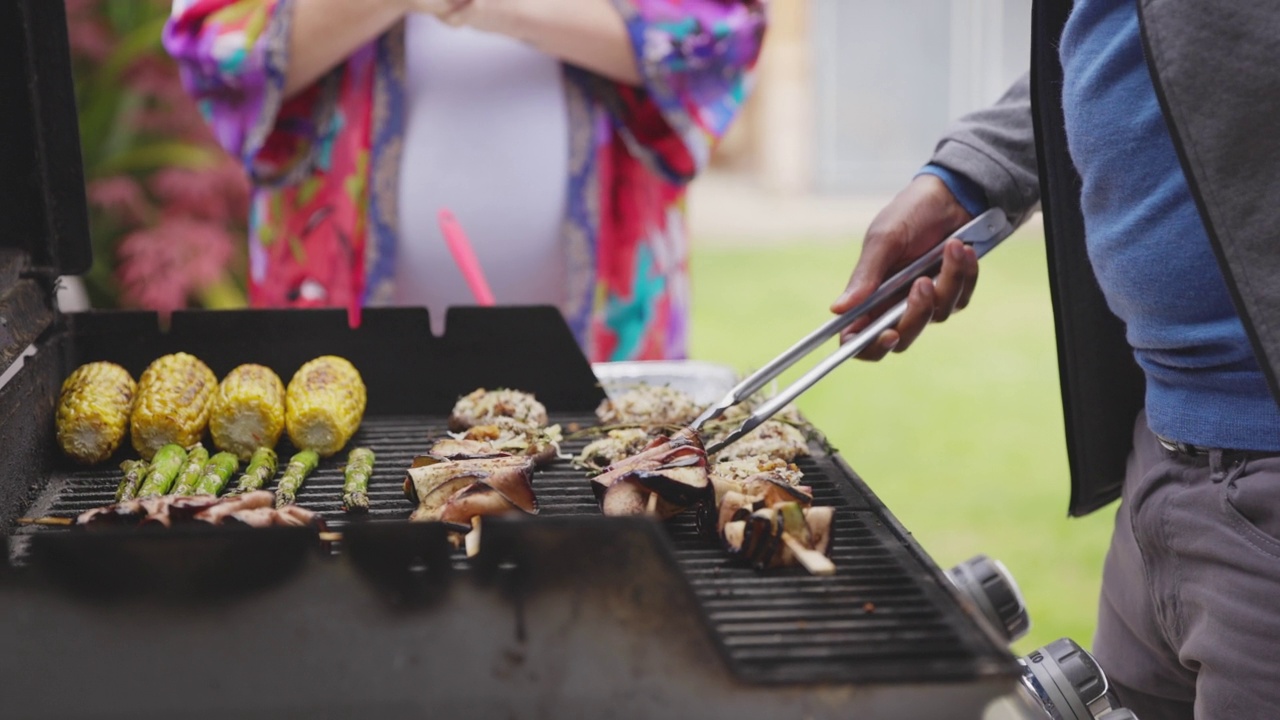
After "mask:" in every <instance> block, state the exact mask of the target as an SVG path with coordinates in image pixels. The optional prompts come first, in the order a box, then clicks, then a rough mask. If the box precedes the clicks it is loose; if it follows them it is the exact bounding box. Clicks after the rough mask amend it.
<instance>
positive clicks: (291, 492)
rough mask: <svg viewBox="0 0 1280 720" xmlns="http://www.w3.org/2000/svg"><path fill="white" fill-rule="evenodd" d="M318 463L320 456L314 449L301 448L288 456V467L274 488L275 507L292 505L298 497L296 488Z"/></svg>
mask: <svg viewBox="0 0 1280 720" xmlns="http://www.w3.org/2000/svg"><path fill="white" fill-rule="evenodd" d="M319 464H320V456H319V455H318V454H317V453H316V451H314V450H303V451H302V452H300V453H298V454H296V455H294V456H293V457H291V458H289V467H287V468H285V470H284V475H282V476H281V477H280V486H279V487H277V488H276V507H277V508H282V507H284V506H285V505H292V504H293V503H294V502H295V501H296V500H297V498H298V490H299V489H301V488H302V481H303V480H306V479H307V476H308V475H310V474H311V473H312V471H314V470H315V469H316V466H317V465H319Z"/></svg>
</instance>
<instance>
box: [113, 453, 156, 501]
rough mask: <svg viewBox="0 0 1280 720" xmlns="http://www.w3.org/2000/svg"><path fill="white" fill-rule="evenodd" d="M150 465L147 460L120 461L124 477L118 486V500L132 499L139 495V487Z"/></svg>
mask: <svg viewBox="0 0 1280 720" xmlns="http://www.w3.org/2000/svg"><path fill="white" fill-rule="evenodd" d="M148 467H149V466H148V465H147V461H146V460H125V461H124V462H122V463H120V469H121V470H123V471H124V479H123V480H121V481H120V487H118V488H116V502H124V501H125V500H132V499H134V498H135V497H137V496H138V488H140V487H142V480H143V478H145V477H146V476H147V468H148Z"/></svg>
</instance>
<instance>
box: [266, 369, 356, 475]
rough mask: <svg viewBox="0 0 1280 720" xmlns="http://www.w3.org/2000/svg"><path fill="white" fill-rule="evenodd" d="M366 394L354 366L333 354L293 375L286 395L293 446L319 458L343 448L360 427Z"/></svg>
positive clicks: (290, 436) (287, 424)
mask: <svg viewBox="0 0 1280 720" xmlns="http://www.w3.org/2000/svg"><path fill="white" fill-rule="evenodd" d="M365 400H366V392H365V387H364V381H363V380H361V379H360V373H359V372H358V371H357V370H356V368H355V366H354V365H352V364H351V363H350V362H348V361H347V360H345V359H343V358H340V357H338V356H336V355H325V356H322V357H318V358H316V359H315V360H312V361H310V362H308V363H306V364H304V365H303V366H302V367H300V368H298V372H296V373H294V375H293V378H292V379H291V380H289V387H288V390H287V391H286V392H285V428H286V430H288V432H289V439H290V440H292V441H293V444H294V446H296V447H299V448H302V449H304V450H314V451H315V452H316V453H318V454H319V455H320V456H321V457H329V456H330V455H332V454H334V453H336V452H338V451H339V450H341V449H342V446H344V445H346V444H347V441H348V440H350V439H351V436H352V435H355V433H356V430H357V429H358V428H359V427H360V421H361V419H363V417H364V408H365Z"/></svg>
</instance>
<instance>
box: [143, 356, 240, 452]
mask: <svg viewBox="0 0 1280 720" xmlns="http://www.w3.org/2000/svg"><path fill="white" fill-rule="evenodd" d="M217 387H218V378H217V377H216V376H215V375H214V374H213V371H212V370H210V369H209V366H208V365H205V364H204V363H203V362H200V360H199V359H198V358H196V357H195V356H193V355H188V354H187V353H175V354H173V355H165V356H164V357H162V358H160V359H158V360H156V361H155V362H153V363H151V364H150V365H149V366H147V369H146V370H145V371H144V372H143V373H142V377H141V378H139V379H138V400H137V402H135V403H134V405H133V414H132V415H131V416H130V417H129V433H130V435H131V436H132V439H133V447H134V449H135V450H137V451H138V453H139V454H140V455H142V457H143V458H144V459H148V460H149V459H151V457H152V456H153V455H155V453H156V451H157V450H159V449H160V448H161V447H162V446H164V445H166V444H168V443H174V444H177V445H181V446H182V447H191V446H192V445H195V444H196V443H197V442H199V441H200V436H201V435H203V434H204V428H205V425H207V424H208V423H209V406H210V405H211V404H212V400H213V392H214V390H216V389H217Z"/></svg>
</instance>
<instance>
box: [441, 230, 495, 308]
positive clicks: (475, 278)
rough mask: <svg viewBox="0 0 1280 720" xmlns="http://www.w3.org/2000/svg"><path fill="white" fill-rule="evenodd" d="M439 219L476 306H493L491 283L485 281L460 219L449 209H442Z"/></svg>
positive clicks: (445, 239) (442, 231)
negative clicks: (473, 296) (459, 222)
mask: <svg viewBox="0 0 1280 720" xmlns="http://www.w3.org/2000/svg"><path fill="white" fill-rule="evenodd" d="M438 218H439V221H440V232H441V234H443V235H444V241H445V242H446V243H448V244H449V252H451V253H453V259H454V262H456V263H458V269H459V270H461V271H462V277H463V279H464V280H466V281H467V286H468V287H470V288H471V294H472V295H475V296H476V304H478V305H485V306H488V305H493V304H494V301H493V292H492V291H491V290H489V281H488V280H485V278H484V271H483V270H481V269H480V261H479V260H477V259H476V253H475V250H473V249H472V248H471V241H470V240H468V239H467V234H466V233H464V232H462V226H461V225H459V224H458V219H457V218H455V217H454V216H453V213H451V212H449V209H448V208H442V209H441V210H440V214H439V215H438Z"/></svg>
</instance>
